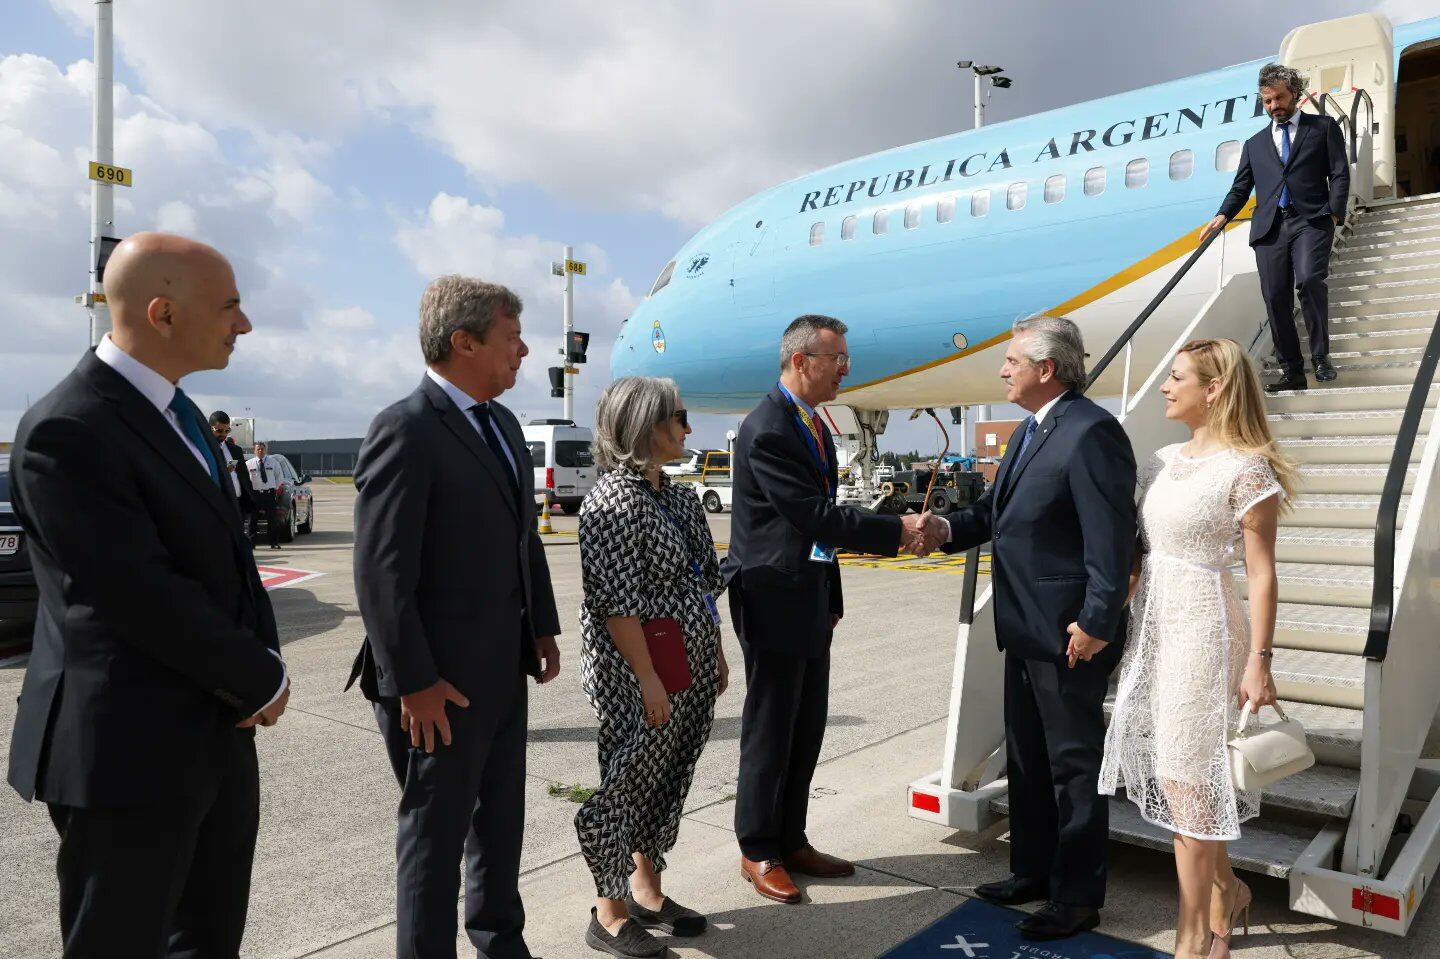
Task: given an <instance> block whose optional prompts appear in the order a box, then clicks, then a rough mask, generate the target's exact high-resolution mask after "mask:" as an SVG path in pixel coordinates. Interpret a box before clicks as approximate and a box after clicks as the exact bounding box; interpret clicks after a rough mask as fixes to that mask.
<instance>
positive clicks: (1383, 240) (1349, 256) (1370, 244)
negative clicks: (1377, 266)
mask: <svg viewBox="0 0 1440 959" xmlns="http://www.w3.org/2000/svg"><path fill="white" fill-rule="evenodd" d="M1430 250H1440V237H1437V236H1428V237H1427V236H1421V237H1417V238H1409V239H1395V238H1394V236H1393V235H1385V236H1376V235H1371V236H1364V237H1359V236H1352V237H1350V238H1349V239H1348V240H1346V241H1345V243H1344V245H1343V246H1341V247H1340V248H1339V249H1338V250H1336V251H1335V252H1334V253H1333V254H1332V256H1333V258H1334V262H1336V263H1341V264H1345V263H1349V262H1351V261H1352V260H1355V259H1359V258H1361V257H1362V256H1376V255H1384V254H1388V253H1420V252H1422V251H1430Z"/></svg>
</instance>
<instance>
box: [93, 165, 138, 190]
mask: <svg viewBox="0 0 1440 959" xmlns="http://www.w3.org/2000/svg"><path fill="white" fill-rule="evenodd" d="M90 179H92V180H98V181H100V182H101V183H114V184H116V185H117V186H134V185H135V173H134V171H132V170H127V169H126V168H125V167H123V166H110V165H109V164H108V163H95V162H94V161H91V163H90Z"/></svg>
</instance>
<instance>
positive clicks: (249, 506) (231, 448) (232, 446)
mask: <svg viewBox="0 0 1440 959" xmlns="http://www.w3.org/2000/svg"><path fill="white" fill-rule="evenodd" d="M225 450H226V452H228V453H229V454H230V456H231V457H232V459H231V462H233V463H235V464H236V466H235V476H236V477H237V478H238V479H239V480H240V511H241V513H242V514H243V515H249V513H250V512H251V511H252V510H253V509H255V505H256V503H255V486H254V484H252V483H251V482H250V471H249V470H248V469H246V468H245V463H246V462H247V457H246V456H245V452H244V450H242V449H240V444H239V443H237V442H235V441H234V440H232V439H230V438H229V437H228V436H227V437H226V438H225Z"/></svg>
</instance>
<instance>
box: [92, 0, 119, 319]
mask: <svg viewBox="0 0 1440 959" xmlns="http://www.w3.org/2000/svg"><path fill="white" fill-rule="evenodd" d="M113 16H114V10H113V8H112V6H111V3H110V0H96V2H95V104H94V108H93V112H92V124H91V144H92V146H93V147H94V150H95V162H96V163H100V164H104V165H106V166H109V165H110V164H113V163H114V162H115V83H114V79H115V73H114V66H113V50H114V41H113V22H114V21H113ZM114 229H115V185H114V184H113V183H105V182H103V181H101V180H100V179H98V178H96V179H95V181H94V182H92V183H91V184H90V271H89V272H90V293H89V295H88V296H86V297H85V300H86V305H87V306H89V308H90V345H91V346H94V345H95V344H97V343H99V342H100V340H101V339H103V338H104V336H105V334H106V333H108V332H110V307H109V306H107V305H106V303H105V301H104V299H103V297H97V296H96V294H97V293H103V289H102V288H101V286H100V253H101V246H102V244H103V242H104V241H103V239H102V238H103V237H105V236H106V235H108V234H110V233H111V232H112V231H113V230H114Z"/></svg>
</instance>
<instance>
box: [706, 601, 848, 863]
mask: <svg viewBox="0 0 1440 959" xmlns="http://www.w3.org/2000/svg"><path fill="white" fill-rule="evenodd" d="M744 605H745V600H744V591H743V590H742V589H741V588H740V587H739V584H738V582H737V583H733V584H732V585H731V587H730V616H731V621H732V622H733V623H734V624H735V632H736V634H737V635H738V636H739V637H740V649H741V652H742V653H743V654H744V656H745V684H746V686H745V706H744V709H743V711H742V713H741V717H740V780H739V784H738V786H737V787H736V790H735V835H736V838H737V839H738V840H739V842H740V851H741V852H742V853H743V854H744V856H745V858H746V859H750V860H754V861H757V862H759V861H763V860H766V859H781V858H783V857H784V856H786V855H788V854H790V853H792V852H794V851H796V850H797V849H800V848H801V847H802V846H805V845H806V844H807V843H808V842H809V840H808V839H807V838H806V836H805V816H806V811H807V808H808V806H809V803H810V780H811V779H812V778H813V777H814V775H815V765H816V763H818V762H819V760H820V747H821V744H822V743H823V742H824V741H825V720H826V717H827V715H828V713H829V708H830V653H829V650H828V649H827V650H826V652H825V653H824V654H823V655H820V656H804V655H801V654H799V653H792V652H788V651H780V650H774V649H767V648H764V647H758V646H753V645H751V644H750V643H747V642H746V641H745V610H744ZM752 612H758V611H752Z"/></svg>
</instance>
